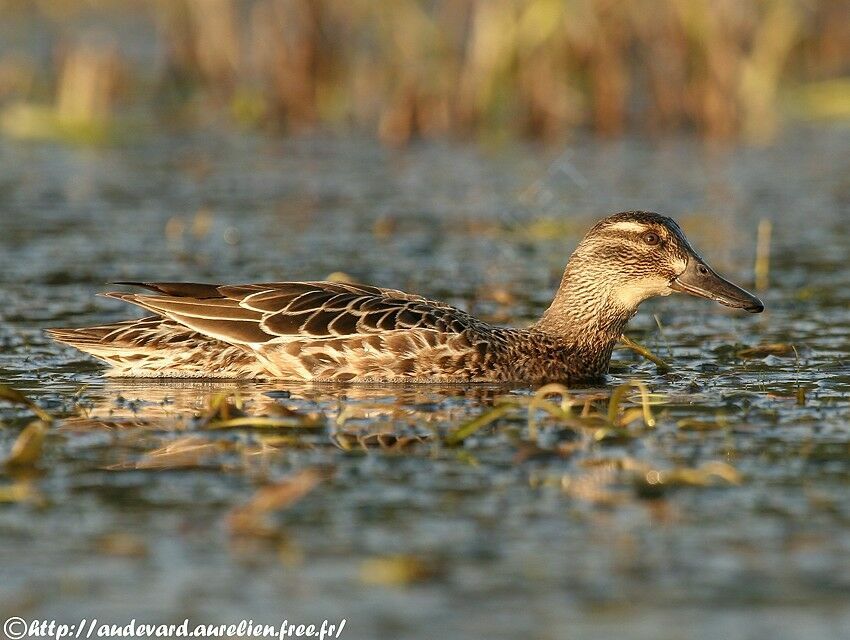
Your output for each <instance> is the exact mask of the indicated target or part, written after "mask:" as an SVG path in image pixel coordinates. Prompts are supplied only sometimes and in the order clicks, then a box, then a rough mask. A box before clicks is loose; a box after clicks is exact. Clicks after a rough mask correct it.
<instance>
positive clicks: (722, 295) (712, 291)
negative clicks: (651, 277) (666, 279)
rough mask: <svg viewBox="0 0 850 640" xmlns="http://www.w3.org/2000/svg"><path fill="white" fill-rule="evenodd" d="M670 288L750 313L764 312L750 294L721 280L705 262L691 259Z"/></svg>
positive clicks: (759, 301) (760, 302) (671, 283)
mask: <svg viewBox="0 0 850 640" xmlns="http://www.w3.org/2000/svg"><path fill="white" fill-rule="evenodd" d="M670 288H671V289H673V290H674V291H681V292H682V293H689V294H691V295H692V296H698V297H700V298H708V299H709V300H714V301H715V302H719V303H720V304H723V305H726V306H727V307H734V308H735V309H744V310H745V311H749V312H750V313H761V312H762V311H764V304H762V301H761V300H759V299H758V298H756V297H755V296H754V295H753V294H752V293H750V292H749V291H745V290H744V289H742V288H741V287H738V286H736V285H734V284H732V283H731V282H729V281H728V280H726V279H725V278H721V277H720V276H719V275H717V274H716V273H715V272H714V269H712V268H711V267H709V266H708V265H707V264H705V262H703V261H702V260H699V259H695V258H693V257H692V258H691V259H690V260H688V266H687V267H686V268H685V270H684V271H683V272H682V273H680V274H679V275H678V276H676V277H675V278H673V280H672V281H671V282H670Z"/></svg>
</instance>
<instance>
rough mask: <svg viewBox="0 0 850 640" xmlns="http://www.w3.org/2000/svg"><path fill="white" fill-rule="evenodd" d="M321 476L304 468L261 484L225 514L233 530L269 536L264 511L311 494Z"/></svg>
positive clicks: (273, 509)
mask: <svg viewBox="0 0 850 640" xmlns="http://www.w3.org/2000/svg"><path fill="white" fill-rule="evenodd" d="M323 478H324V474H322V473H320V472H319V471H318V470H316V469H305V470H303V471H299V472H298V473H296V474H295V475H293V476H291V477H289V478H287V479H285V480H282V481H281V482H278V483H275V484H270V485H266V486H264V487H260V489H258V490H257V492H256V493H255V494H254V495H253V496H252V497H251V499H250V500H249V501H248V502H247V503H246V504H244V505H242V506H240V507H236V508H234V509H233V510H232V511H231V512H230V513H229V514H228V516H227V524H228V526H229V528H230V530H231V531H232V532H233V533H238V534H246V535H256V536H264V537H268V536H272V535H274V533H275V531H274V529H271V528H270V527H268V526H266V525H265V524H264V522H263V519H264V518H265V517H266V515H267V514H269V513H271V512H273V511H278V510H281V509H285V508H287V507H291V506H292V505H293V504H295V503H296V502H298V501H299V500H301V499H302V498H304V496H306V495H307V494H308V493H310V492H311V491H312V490H313V489H314V488H315V487H316V486H317V485H318V484H319V483H320V482H321V481H322V479H323Z"/></svg>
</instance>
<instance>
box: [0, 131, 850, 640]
mask: <svg viewBox="0 0 850 640" xmlns="http://www.w3.org/2000/svg"><path fill="white" fill-rule="evenodd" d="M849 144H850V132H848V131H847V130H842V129H830V130H823V129H821V130H818V129H815V130H808V129H807V130H798V131H796V132H792V133H790V134H789V135H788V136H787V137H786V138H785V139H783V140H782V141H781V142H780V143H778V144H776V145H774V146H772V147H769V148H762V149H755V148H750V149H713V150H712V149H706V148H704V147H703V146H701V145H700V144H699V143H698V142H695V141H691V140H687V139H681V140H674V141H668V142H663V143H648V142H645V141H639V140H631V141H625V142H617V143H610V144H600V143H582V142H578V143H576V144H575V145H573V146H571V147H570V148H569V149H567V150H551V149H544V148H538V147H531V146H527V147H512V148H502V149H497V150H494V151H486V150H480V149H477V150H476V149H473V148H470V147H464V146H441V145H420V146H416V145H414V146H413V147H412V148H410V149H408V150H405V151H388V150H385V149H382V148H380V147H378V146H376V145H374V144H373V143H371V142H368V141H365V140H359V139H335V138H331V137H312V138H296V139H290V140H268V139H262V138H250V137H245V136H239V137H228V136H226V135H213V136H210V135H207V136H200V135H198V136H180V135H178V136H174V135H168V136H166V135H164V134H163V135H162V136H157V137H155V138H153V139H147V140H144V141H136V142H134V143H132V144H128V145H125V146H117V147H108V148H103V149H75V148H70V147H65V146H53V145H17V144H13V143H4V144H3V145H2V146H0V220H2V224H0V227H2V234H0V299H2V300H3V305H2V323H0V377H2V381H3V382H4V383H6V384H10V385H12V386H14V387H16V388H18V389H20V390H22V391H24V392H25V393H27V394H28V395H30V396H31V397H32V398H34V399H35V400H37V401H38V402H39V403H40V404H41V405H42V406H43V407H45V408H46V409H48V410H49V411H51V412H53V413H55V414H56V415H59V416H61V417H62V419H61V420H60V421H59V422H58V423H57V424H56V425H55V426H54V427H52V429H51V432H50V435H49V436H48V440H47V444H46V449H45V454H44V457H43V459H42V461H41V463H40V471H39V472H38V473H37V475H36V476H34V477H29V478H25V477H21V476H20V475H15V474H9V473H5V474H4V476H3V478H2V482H3V483H4V486H8V485H11V484H12V483H13V482H19V483H20V482H29V483H30V485H29V486H31V487H32V488H33V489H34V491H35V493H36V494H37V495H36V497H34V498H33V499H32V500H28V501H24V502H20V503H11V504H4V505H2V506H0V603H2V605H0V613H3V614H5V615H12V614H15V615H21V616H23V617H25V618H34V617H40V618H57V619H64V620H66V621H68V620H76V619H78V618H80V617H86V616H88V617H92V616H97V617H98V618H101V619H103V620H105V621H107V620H108V621H112V622H116V623H120V622H124V621H125V620H128V619H130V618H133V617H135V618H140V619H147V620H154V621H173V620H178V621H179V620H182V619H183V618H184V617H187V616H188V617H192V618H193V619H194V620H198V621H201V622H233V621H238V620H240V619H243V618H246V619H247V618H253V619H254V620H256V621H261V622H277V621H278V620H279V619H281V618H284V617H286V618H289V619H290V620H301V621H317V620H318V621H321V620H322V619H324V618H332V619H336V618H343V617H345V618H347V619H348V622H347V627H346V631H345V634H344V636H343V637H346V638H414V637H416V638H421V637H458V638H462V637H468V638H475V637H482V636H484V635H485V634H486V635H487V636H489V637H494V638H516V637H525V636H527V637H539V638H554V637H599V638H607V637H611V636H612V635H614V634H626V635H628V636H629V637H641V638H644V637H645V638H706V639H708V638H717V637H728V638H761V637H765V636H766V635H769V636H770V637H774V638H800V637H812V638H815V637H824V638H831V637H839V635H840V633H841V632H842V631H846V629H847V628H848V625H850V607H848V605H847V603H848V601H850V599H848V596H850V577H848V576H850V560H848V558H850V491H848V489H850V430H849V429H848V426H847V418H848V413H849V412H850V403H848V400H847V392H848V388H850V375H848V366H847V364H846V353H847V349H848V338H847V336H848V328H850V314H848V311H847V309H848V302H849V301H850V300H848V299H849V298H850V268H848V266H847V265H848V264H850V244H848V240H850V238H848V232H847V230H846V220H847V219H848V216H850V178H848V176H850V153H848V151H847V149H848V148H850V146H848V145H849ZM636 208H639V209H652V210H657V211H661V212H664V213H667V214H670V215H673V216H675V217H676V218H677V219H678V220H679V221H680V222H681V224H682V226H683V227H684V229H685V231H686V232H687V233H688V235H689V237H690V238H691V240H692V241H693V243H694V245H695V246H696V247H697V248H698V249H699V250H700V251H701V252H702V253H703V254H704V255H705V257H706V258H707V259H708V260H709V262H710V263H712V264H713V265H714V266H715V267H717V268H718V270H720V271H721V272H723V273H725V274H726V275H728V276H730V277H731V278H733V279H735V280H737V281H739V282H742V283H744V284H748V285H749V284H751V283H752V277H753V276H752V268H753V260H754V251H755V242H756V228H757V225H758V222H759V221H760V220H762V219H769V220H771V221H772V222H773V228H774V236H773V243H772V245H773V246H772V248H773V251H772V256H771V258H772V262H771V271H770V287H769V289H768V290H767V291H766V292H765V294H764V299H765V302H766V304H767V307H768V310H767V311H766V312H765V313H764V314H762V315H761V316H751V315H749V314H743V313H740V312H735V311H731V310H727V309H725V308H722V307H719V306H717V305H713V304H711V303H709V302H707V301H702V300H694V299H688V298H685V297H681V296H673V297H670V298H666V299H664V300H660V301H657V302H652V303H649V304H646V305H645V306H644V307H643V308H642V310H641V312H640V313H639V314H638V316H637V317H636V318H635V319H634V320H633V321H632V323H631V325H630V330H629V331H630V335H632V336H633V337H635V338H637V339H640V340H642V341H644V342H645V343H646V344H648V345H649V346H650V347H651V348H652V349H653V350H655V351H656V352H657V353H658V354H659V355H661V356H662V357H663V358H665V359H666V360H668V361H669V362H670V363H672V365H673V368H672V370H671V371H670V372H668V373H659V372H658V371H657V370H656V368H655V366H654V365H652V364H651V363H649V362H646V361H642V360H639V359H637V358H636V357H634V356H632V355H631V354H629V353H628V352H622V351H621V352H617V354H616V363H615V365H616V366H615V372H614V375H612V377H611V380H610V385H609V386H608V387H606V388H604V389H591V390H582V391H580V392H577V393H578V395H582V396H587V395H593V394H596V395H595V396H594V397H596V396H598V397H599V399H598V400H595V401H594V402H595V403H596V404H595V405H593V406H596V407H598V408H599V409H600V410H602V411H604V409H605V400H604V398H605V397H606V396H607V394H608V393H610V390H611V389H612V388H613V387H614V386H616V385H617V384H619V383H622V382H625V381H627V380H640V381H643V382H644V383H646V385H648V387H649V389H650V390H651V392H652V393H653V402H654V403H655V404H654V413H655V415H656V418H657V426H656V427H655V428H654V429H646V428H643V427H642V426H641V425H640V421H637V422H635V423H634V424H632V425H631V426H630V429H631V430H632V431H633V432H634V436H635V437H633V438H629V439H626V440H622V439H613V440H605V439H603V440H602V441H597V440H596V437H595V434H594V432H593V431H592V430H588V431H586V432H582V433H580V434H579V435H576V434H575V433H574V432H573V431H571V430H570V429H567V428H565V427H564V425H562V424H559V423H558V421H556V420H553V419H546V418H544V417H543V416H542V415H541V416H540V429H541V432H540V439H539V441H538V443H537V446H531V445H530V444H529V442H528V439H529V434H528V420H527V413H526V412H523V411H517V412H514V413H512V414H510V415H508V416H506V417H504V418H503V419H501V420H499V421H497V422H495V423H494V424H493V425H491V426H490V427H487V428H485V429H483V430H481V431H479V432H478V433H477V434H476V435H475V436H473V437H471V438H469V439H468V440H467V441H466V442H465V443H464V444H463V445H462V446H461V447H450V446H447V445H446V444H445V442H444V436H445V434H446V433H449V432H450V431H451V430H452V429H455V428H457V426H458V425H461V424H463V423H464V422H465V421H467V420H469V419H471V418H473V417H475V416H477V415H480V414H482V413H484V412H486V411H488V410H490V408H492V407H493V406H494V405H495V404H498V403H499V402H501V401H502V400H500V399H502V398H504V397H505V396H507V397H509V398H514V399H522V398H525V397H528V396H529V395H531V393H532V392H533V390H532V389H528V388H524V387H518V388H517V387H513V388H509V387H498V386H488V385H473V386H469V387H465V386H450V387H440V386H411V387H381V386H379V385H378V386H375V385H372V386H365V387H351V386H349V387H335V386H328V385H304V384H286V383H249V382H245V383H222V382H197V381H196V382H181V381H129V380H107V379H104V378H103V377H102V375H101V373H102V368H101V367H100V366H99V365H97V364H96V363H94V361H92V360H90V359H89V358H87V357H86V356H83V355H81V354H79V353H77V352H75V351H73V350H71V349H67V348H64V347H61V346H57V345H54V344H51V343H50V342H49V341H47V340H46V339H45V338H44V336H43V335H42V333H41V330H42V329H43V328H44V327H50V326H62V325H68V326H82V325H86V324H91V323H102V322H105V321H112V320H118V319H123V318H126V317H129V316H130V315H131V314H133V313H135V312H134V311H133V310H132V309H129V308H127V307H126V306H122V305H121V304H120V303H118V302H116V301H112V300H106V299H102V298H96V297H95V294H96V293H98V292H99V291H103V290H104V289H105V288H106V285H105V284H104V283H106V282H108V281H111V280H133V279H138V280H195V281H225V282H246V281H262V280H281V279H318V278H323V277H326V276H328V275H329V274H331V273H333V272H339V271H342V272H345V273H347V274H348V275H349V276H351V277H352V278H354V279H356V280H358V281H363V282H368V283H372V284H378V285H381V286H388V287H396V288H402V289H406V290H410V291H415V292H418V293H422V294H425V295H428V296H432V297H437V298H442V299H446V300H448V301H450V302H452V303H455V304H457V305H460V306H462V307H464V308H467V309H469V310H471V311H473V312H475V313H477V314H480V315H482V316H483V317H486V318H488V319H491V320H493V321H496V322H501V323H510V324H523V323H528V322H530V321H531V320H532V319H534V318H535V317H536V316H537V315H538V314H539V313H540V312H541V311H542V310H543V309H544V308H545V307H546V306H547V304H548V302H549V299H550V297H551V294H552V291H553V289H554V287H555V286H556V284H557V281H558V279H559V278H560V273H561V270H562V269H563V266H564V263H565V262H566V259H567V257H568V255H569V253H570V251H571V250H572V249H573V248H574V246H575V244H576V243H577V241H578V239H579V237H580V236H581V234H582V233H583V232H584V231H585V230H586V229H587V228H588V226H589V225H590V224H592V222H593V221H594V220H596V219H598V218H599V217H602V216H603V215H605V214H607V213H610V212H613V211H619V210H624V209H636ZM765 343H782V344H787V345H793V349H791V348H789V349H787V350H786V351H785V352H784V353H779V354H773V355H763V356H761V357H750V358H743V357H741V356H740V355H738V354H739V352H740V351H741V350H742V349H744V348H746V347H753V346H756V345H760V344H765ZM237 392H238V394H239V398H240V399H241V400H242V401H243V402H244V403H245V411H246V412H248V413H249V414H251V415H275V416H280V415H289V416H295V417H296V418H297V419H303V420H304V421H306V422H310V423H311V424H313V425H314V426H313V427H311V428H304V429H295V430H293V429H288V430H286V429H283V430H268V429H266V430H263V429H249V428H233V429H221V430H215V431H210V430H208V429H204V428H202V425H201V424H200V422H199V421H198V420H197V419H196V417H197V416H198V415H200V414H203V412H204V411H205V410H206V407H207V406H208V404H209V403H210V400H211V398H214V397H215V396H216V395H217V394H221V393H224V394H233V393H237ZM630 397H631V399H632V400H634V399H635V396H630ZM0 420H2V422H3V423H4V424H5V425H6V427H5V428H4V429H2V430H0V450H2V451H3V452H4V454H5V452H7V451H8V450H9V448H10V447H11V444H12V442H13V441H14V439H15V437H16V436H17V434H18V433H19V431H20V429H21V428H22V427H23V426H24V425H25V424H26V423H27V422H28V421H29V420H30V415H29V413H28V412H27V411H26V410H24V409H21V408H14V407H9V406H8V405H3V406H2V407H0ZM315 425H318V426H315ZM341 433H342V436H341V435H340V434H341ZM375 434H393V435H395V436H396V437H405V438H408V440H406V441H405V442H404V443H403V444H405V446H403V447H401V446H400V445H399V442H398V441H397V440H393V439H390V438H388V436H386V435H384V436H383V439H379V438H377V436H376V435H375ZM187 438H194V440H187ZM340 438H342V441H341V440H340ZM358 438H359V439H358ZM174 443H178V444H180V445H181V446H187V443H188V444H190V445H193V446H195V445H197V446H199V447H202V448H201V449H199V451H200V452H201V453H202V455H198V456H195V457H191V456H190V458H189V459H188V462H186V461H183V462H184V463H181V464H178V463H180V460H175V459H170V460H169V461H167V462H166V463H157V462H156V460H157V457H156V456H151V452H152V451H157V450H159V449H161V448H162V447H164V446H167V445H169V444H174ZM346 443H347V446H342V445H345V444H346ZM712 465H715V466H712ZM712 468H718V469H723V470H726V471H724V473H725V472H729V473H731V472H730V471H729V470H732V471H733V472H734V473H735V474H736V475H735V476H734V477H731V480H734V481H730V478H729V477H727V478H725V479H724V478H723V477H712V478H709V481H707V482H705V483H702V484H704V485H705V486H683V484H687V483H682V482H672V481H668V482H661V484H660V485H652V484H651V483H648V482H647V481H646V478H648V477H651V478H656V479H658V478H662V479H663V478H668V479H669V478H671V477H673V476H671V475H670V474H671V473H672V474H674V475H675V473H677V472H678V473H680V474H681V473H682V472H683V470H684V471H685V472H687V471H688V470H691V471H693V470H703V471H705V470H706V469H712ZM305 470H315V471H316V472H317V473H319V474H320V475H321V478H322V480H321V481H320V482H319V483H318V485H317V486H316V487H315V488H314V489H313V490H312V491H310V492H309V493H307V495H305V496H304V497H303V498H302V499H301V500H300V501H298V502H297V503H294V504H292V505H290V506H288V507H286V508H282V509H280V510H276V511H274V512H273V513H270V514H268V518H266V519H265V520H264V526H265V527H266V529H265V530H264V531H262V532H257V531H248V530H241V529H240V528H239V527H238V526H234V520H233V519H234V513H239V507H240V506H242V505H245V504H248V503H249V501H250V500H251V497H252V496H253V495H255V493H256V492H257V491H258V490H259V489H261V488H262V487H264V486H268V485H270V484H274V483H277V482H282V481H285V480H286V479H287V478H293V477H295V478H299V477H300V478H303V477H304V476H303V475H299V474H303V473H304V472H305ZM652 473H654V474H655V475H647V474H652ZM659 474H660V475H659ZM665 474H667V475H665ZM700 484H701V483H697V485H700ZM5 615H4V617H5Z"/></svg>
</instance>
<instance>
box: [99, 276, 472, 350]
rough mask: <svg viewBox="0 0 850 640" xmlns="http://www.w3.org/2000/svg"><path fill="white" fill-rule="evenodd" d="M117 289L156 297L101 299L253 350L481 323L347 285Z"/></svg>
mask: <svg viewBox="0 0 850 640" xmlns="http://www.w3.org/2000/svg"><path fill="white" fill-rule="evenodd" d="M117 284H130V285H135V286H141V287H144V288H146V289H149V290H151V291H152V292H153V293H152V294H144V293H143V294H136V293H120V292H114V293H107V294H104V295H106V296H108V297H112V298H117V299H120V300H125V301H127V302H131V303H133V304H136V305H139V306H141V307H143V308H145V309H148V310H149V311H152V312H154V313H156V314H158V315H160V316H163V317H165V318H169V319H171V320H173V321H174V322H177V323H179V324H181V325H183V326H185V327H187V328H190V329H193V330H194V331H197V332H199V333H201V334H204V335H207V336H209V337H211V338H215V339H217V340H222V341H224V342H228V343H231V344H244V345H246V346H250V347H252V348H258V347H260V346H262V345H264V344H268V343H273V342H287V341H289V340H292V339H308V340H309V339H327V338H344V337H354V336H367V335H370V334H376V333H384V332H388V331H394V330H401V329H408V330H409V329H419V330H433V331H436V332H439V333H441V334H459V333H463V332H467V331H468V330H470V329H473V328H474V326H475V325H476V324H477V323H476V321H475V320H474V319H473V318H472V317H471V316H469V315H468V314H466V313H465V312H463V311H460V310H459V309H456V308H454V307H451V306H449V305H446V304H444V303H440V302H434V301H431V300H427V299H425V298H422V297H420V296H413V295H410V294H406V293H403V292H401V291H397V290H394V289H380V288H377V287H369V286H364V285H357V284H349V283H338V282H272V283H260V284H247V285H212V284H198V283H169V282H157V283H153V282H146V283H141V282H122V283H117Z"/></svg>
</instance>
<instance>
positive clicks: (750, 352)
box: [735, 342, 797, 358]
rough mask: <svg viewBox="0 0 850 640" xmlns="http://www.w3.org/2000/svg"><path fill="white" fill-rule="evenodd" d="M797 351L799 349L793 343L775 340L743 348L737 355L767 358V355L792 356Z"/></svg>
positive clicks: (740, 356)
mask: <svg viewBox="0 0 850 640" xmlns="http://www.w3.org/2000/svg"><path fill="white" fill-rule="evenodd" d="M796 353H797V351H796V348H795V347H794V345H793V344H788V343H785V342H774V343H770V344H760V345H757V346H755V347H749V348H748V349H741V350H740V351H737V352H736V353H735V355H737V356H738V357H739V358H765V357H767V356H792V355H795V354H796Z"/></svg>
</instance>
